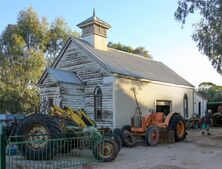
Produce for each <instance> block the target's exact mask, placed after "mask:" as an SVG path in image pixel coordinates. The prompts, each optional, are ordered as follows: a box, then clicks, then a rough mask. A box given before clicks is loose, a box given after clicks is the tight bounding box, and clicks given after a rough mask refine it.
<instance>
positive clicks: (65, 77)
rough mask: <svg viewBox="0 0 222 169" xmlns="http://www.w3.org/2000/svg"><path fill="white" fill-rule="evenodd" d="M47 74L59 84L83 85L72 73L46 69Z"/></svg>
mask: <svg viewBox="0 0 222 169" xmlns="http://www.w3.org/2000/svg"><path fill="white" fill-rule="evenodd" d="M46 71H47V73H49V74H50V75H52V77H53V78H54V79H55V80H56V81H58V82H61V83H71V84H83V82H82V81H81V80H80V79H79V78H78V77H77V76H76V75H75V74H74V73H72V72H67V71H63V70H58V69H54V68H47V69H46Z"/></svg>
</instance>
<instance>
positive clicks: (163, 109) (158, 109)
mask: <svg viewBox="0 0 222 169" xmlns="http://www.w3.org/2000/svg"><path fill="white" fill-rule="evenodd" d="M156 112H163V114H164V115H165V116H167V115H168V114H169V113H170V106H169V105H157V106H156Z"/></svg>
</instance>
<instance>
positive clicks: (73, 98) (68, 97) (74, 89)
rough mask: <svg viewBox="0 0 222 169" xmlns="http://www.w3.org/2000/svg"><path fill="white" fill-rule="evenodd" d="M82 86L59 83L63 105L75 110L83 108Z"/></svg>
mask: <svg viewBox="0 0 222 169" xmlns="http://www.w3.org/2000/svg"><path fill="white" fill-rule="evenodd" d="M83 95H84V87H83V86H80V85H73V84H61V86H60V96H61V101H62V105H63V106H67V107H71V108H73V109H75V110H78V109H80V108H83V106H84V105H83Z"/></svg>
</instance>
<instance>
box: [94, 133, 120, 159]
mask: <svg viewBox="0 0 222 169" xmlns="http://www.w3.org/2000/svg"><path fill="white" fill-rule="evenodd" d="M118 152H119V151H118V145H117V143H116V142H115V141H114V140H113V139H110V138H108V137H104V139H103V140H101V141H99V142H98V143H97V144H96V145H94V147H93V155H94V157H95V158H96V159H98V160H99V161H103V162H111V161H113V160H114V159H115V158H116V156H117V154H118Z"/></svg>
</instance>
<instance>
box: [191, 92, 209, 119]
mask: <svg viewBox="0 0 222 169" xmlns="http://www.w3.org/2000/svg"><path fill="white" fill-rule="evenodd" d="M199 103H200V105H201V106H200V108H201V114H200V116H201V117H204V116H205V115H206V112H207V100H206V99H204V98H203V97H201V96H200V95H199V94H198V93H196V92H194V114H198V113H199Z"/></svg>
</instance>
